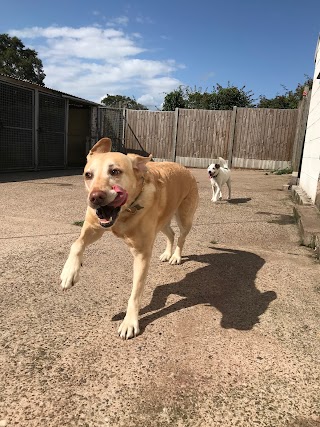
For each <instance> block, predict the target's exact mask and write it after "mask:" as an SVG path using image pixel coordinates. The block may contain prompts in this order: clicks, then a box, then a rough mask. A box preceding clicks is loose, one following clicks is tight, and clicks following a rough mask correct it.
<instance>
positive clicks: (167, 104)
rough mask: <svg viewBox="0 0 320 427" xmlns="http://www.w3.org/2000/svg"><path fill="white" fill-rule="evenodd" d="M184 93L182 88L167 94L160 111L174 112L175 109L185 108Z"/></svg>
mask: <svg viewBox="0 0 320 427" xmlns="http://www.w3.org/2000/svg"><path fill="white" fill-rule="evenodd" d="M185 97H186V95H185V91H184V89H183V87H182V86H179V87H178V89H176V90H174V91H172V92H169V93H167V94H166V96H165V97H164V101H163V106H162V111H174V110H175V109H176V108H187V105H186V99H185Z"/></svg>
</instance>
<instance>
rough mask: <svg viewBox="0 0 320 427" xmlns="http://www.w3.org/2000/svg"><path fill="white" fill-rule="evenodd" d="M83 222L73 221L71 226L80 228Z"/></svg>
mask: <svg viewBox="0 0 320 427" xmlns="http://www.w3.org/2000/svg"><path fill="white" fill-rule="evenodd" d="M83 223H84V221H74V222H73V223H72V225H77V226H78V227H82V226H83Z"/></svg>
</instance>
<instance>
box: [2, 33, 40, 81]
mask: <svg viewBox="0 0 320 427" xmlns="http://www.w3.org/2000/svg"><path fill="white" fill-rule="evenodd" d="M0 73H1V74H4V75H6V76H10V77H15V78H18V79H22V80H27V81H29V82H31V83H36V84H38V85H41V86H44V82H43V81H44V78H45V76H46V75H45V74H44V72H43V66H42V61H41V59H39V58H38V54H37V52H36V51H35V50H33V49H27V48H26V47H25V45H24V44H23V43H22V41H21V40H20V39H19V38H18V37H10V36H9V35H8V34H0Z"/></svg>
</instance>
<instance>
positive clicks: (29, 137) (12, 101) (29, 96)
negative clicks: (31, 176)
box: [0, 82, 34, 171]
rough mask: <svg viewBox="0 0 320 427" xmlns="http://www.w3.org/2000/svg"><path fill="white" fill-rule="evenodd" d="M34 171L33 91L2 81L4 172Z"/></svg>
mask: <svg viewBox="0 0 320 427" xmlns="http://www.w3.org/2000/svg"><path fill="white" fill-rule="evenodd" d="M32 168H34V145H33V91H32V90H29V89H24V88H21V87H18V86H12V85H10V84H6V83H3V82H0V170H1V171H6V170H15V169H20V170H21V169H32Z"/></svg>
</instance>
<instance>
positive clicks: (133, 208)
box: [126, 176, 145, 214]
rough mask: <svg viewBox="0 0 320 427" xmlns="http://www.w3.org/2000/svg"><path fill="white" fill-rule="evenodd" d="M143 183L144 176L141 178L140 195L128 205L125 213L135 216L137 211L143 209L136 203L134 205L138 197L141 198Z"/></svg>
mask: <svg viewBox="0 0 320 427" xmlns="http://www.w3.org/2000/svg"><path fill="white" fill-rule="evenodd" d="M144 183H145V180H144V176H143V177H142V188H141V191H140V193H139V194H138V195H137V197H136V198H135V199H134V201H133V202H132V203H131V204H130V206H128V207H127V209H126V211H127V212H130V213H131V214H135V213H136V212H137V211H139V210H140V209H143V206H141V205H139V203H137V204H136V205H135V203H136V201H137V200H138V199H139V197H140V196H141V193H142V192H143V190H144Z"/></svg>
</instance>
